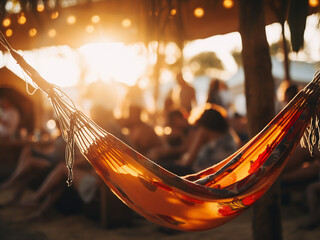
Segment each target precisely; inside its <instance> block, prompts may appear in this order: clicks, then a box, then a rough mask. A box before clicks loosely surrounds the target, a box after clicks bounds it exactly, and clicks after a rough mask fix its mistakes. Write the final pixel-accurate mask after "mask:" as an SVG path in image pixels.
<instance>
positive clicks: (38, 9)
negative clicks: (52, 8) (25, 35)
mask: <svg viewBox="0 0 320 240" xmlns="http://www.w3.org/2000/svg"><path fill="white" fill-rule="evenodd" d="M37 11H38V12H43V11H44V5H43V3H40V4H39V5H38V6H37Z"/></svg>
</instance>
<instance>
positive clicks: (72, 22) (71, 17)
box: [67, 15, 77, 25]
mask: <svg viewBox="0 0 320 240" xmlns="http://www.w3.org/2000/svg"><path fill="white" fill-rule="evenodd" d="M76 20H77V19H76V17H75V16H74V15H70V16H69V17H68V18H67V23H68V24H69V25H72V24H74V23H75V22H76Z"/></svg>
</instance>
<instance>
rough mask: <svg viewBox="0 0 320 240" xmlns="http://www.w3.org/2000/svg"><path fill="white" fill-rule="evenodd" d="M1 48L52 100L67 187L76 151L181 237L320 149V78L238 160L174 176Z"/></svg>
mask: <svg viewBox="0 0 320 240" xmlns="http://www.w3.org/2000/svg"><path fill="white" fill-rule="evenodd" d="M0 40H1V43H2V45H4V46H5V47H6V49H7V50H8V51H9V52H10V53H11V55H12V56H13V58H14V59H15V60H16V61H17V63H18V64H19V65H20V66H21V68H22V69H23V70H24V71H25V72H26V73H27V74H28V76H29V77H30V78H31V79H32V81H33V82H34V84H36V86H37V87H38V88H40V89H41V90H42V91H43V92H44V93H45V94H46V95H47V96H48V98H49V99H50V100H51V103H52V106H53V108H54V111H55V113H56V116H57V119H59V123H60V127H61V129H62V134H63V137H64V139H65V140H66V142H67V149H66V165H67V168H68V170H69V178H68V180H67V182H68V183H69V184H71V181H72V165H73V154H74V146H75V145H77V146H78V148H79V149H80V151H81V153H82V154H83V155H84V156H85V158H86V159H87V160H88V162H89V163H90V164H91V165H92V167H93V168H94V169H95V170H96V172H97V174H98V175H99V176H100V177H101V179H102V180H103V181H104V182H105V183H106V185H107V186H108V187H110V189H111V190H112V191H113V192H114V193H115V194H116V195H117V196H118V197H119V198H120V199H121V200H122V201H123V202H124V203H125V204H126V205H128V206H129V207H130V208H132V209H133V210H135V211H136V212H138V213H139V214H141V215H142V216H144V217H145V218H147V219H149V220H151V221H153V222H155V223H158V224H160V225H163V226H165V227H170V228H173V229H177V230H182V231H202V230H207V229H211V228H214V227H217V226H220V225H222V224H224V223H226V222H228V221H230V220H232V219H233V218H235V217H236V216H238V215H239V214H241V213H243V212H244V211H245V210H246V209H248V207H249V206H251V205H252V204H253V203H254V202H255V201H257V200H258V199H259V198H260V197H261V196H262V195H263V194H264V193H265V192H266V191H267V190H268V189H269V188H270V186H271V185H272V184H273V183H274V182H275V180H276V179H277V177H278V176H279V174H280V173H281V171H282V169H283V168H284V166H285V164H286V161H287V159H288V157H289V156H290V153H292V151H293V150H294V149H295V147H296V145H297V144H298V143H299V141H300V142H301V144H302V146H306V147H308V148H309V150H310V152H311V153H313V151H314V149H315V147H319V146H318V142H319V128H318V124H319V120H318V117H317V114H318V106H319V96H320V95H319V94H320V88H319V86H320V74H319V72H318V73H316V74H315V76H314V79H313V80H312V82H310V83H309V84H308V86H306V87H305V88H304V89H303V90H301V91H300V92H299V93H298V94H297V95H296V97H295V98H294V99H293V100H292V101H291V102H290V103H289V104H288V105H287V106H286V107H285V108H284V109H283V110H282V111H281V112H280V113H279V114H278V115H277V116H276V117H275V118H274V119H273V120H272V121H271V122H270V123H269V124H268V125H267V126H266V127H265V128H264V129H263V130H262V131H261V132H260V133H258V134H257V135H256V136H255V137H254V138H253V139H251V140H250V141H249V142H248V143H247V144H246V145H245V146H243V147H242V148H241V149H240V150H238V151H237V152H236V153H234V154H233V155H231V156H230V157H228V158H227V159H224V160H223V161H221V162H220V163H218V164H216V165H214V166H212V167H209V168H207V169H205V170H203V171H201V172H199V173H196V174H193V175H188V176H184V177H180V176H177V175H175V174H173V173H171V172H169V171H167V170H166V169H164V168H162V167H160V166H158V165H157V164H155V163H154V162H152V161H151V160H149V159H147V158H146V157H144V156H142V155H141V154H139V153H138V152H136V151H135V150H134V149H132V148H130V147H129V146H127V145H126V144H125V143H123V142H121V141H120V140H119V139H117V138H116V137H114V136H113V135H111V134H109V133H108V132H107V131H105V130H104V129H102V128H101V127H99V126H98V125H97V124H96V123H95V122H93V121H92V120H91V119H89V118H88V117H87V116H86V115H85V114H83V113H82V112H80V111H78V110H77V109H76V107H75V106H74V105H73V103H72V101H71V100H70V99H68V97H67V96H66V95H65V94H64V93H63V92H62V91H61V90H59V88H58V87H57V86H55V85H53V84H51V83H48V82H47V81H45V80H44V79H43V78H42V77H41V76H40V75H39V74H38V72H37V71H36V70H35V69H33V68H32V67H31V66H30V65H29V64H28V63H27V62H26V61H25V60H24V59H23V58H22V56H21V55H20V54H18V53H17V52H16V51H15V50H13V49H12V48H11V46H10V45H9V44H8V42H7V41H6V39H5V38H4V37H3V36H2V37H1V39H0Z"/></svg>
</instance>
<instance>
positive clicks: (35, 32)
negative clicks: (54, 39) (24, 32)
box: [29, 28, 37, 37]
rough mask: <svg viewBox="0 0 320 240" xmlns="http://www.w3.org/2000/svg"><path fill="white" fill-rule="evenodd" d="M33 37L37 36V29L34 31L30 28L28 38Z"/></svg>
mask: <svg viewBox="0 0 320 240" xmlns="http://www.w3.org/2000/svg"><path fill="white" fill-rule="evenodd" d="M35 35H37V29H35V28H30V30H29V36H30V37H34V36H35Z"/></svg>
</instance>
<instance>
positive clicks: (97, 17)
mask: <svg viewBox="0 0 320 240" xmlns="http://www.w3.org/2000/svg"><path fill="white" fill-rule="evenodd" d="M91 22H92V23H99V22H100V16H98V15H94V16H92V18H91Z"/></svg>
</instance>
